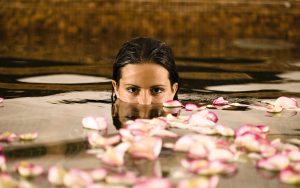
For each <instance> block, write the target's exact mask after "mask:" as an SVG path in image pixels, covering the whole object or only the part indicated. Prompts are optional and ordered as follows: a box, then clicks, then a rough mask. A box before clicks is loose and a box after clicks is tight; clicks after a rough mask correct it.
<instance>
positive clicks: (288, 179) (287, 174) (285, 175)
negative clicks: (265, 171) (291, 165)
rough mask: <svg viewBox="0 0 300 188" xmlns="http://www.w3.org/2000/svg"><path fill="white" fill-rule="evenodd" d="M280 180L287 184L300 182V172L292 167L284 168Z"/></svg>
mask: <svg viewBox="0 0 300 188" xmlns="http://www.w3.org/2000/svg"><path fill="white" fill-rule="evenodd" d="M279 178H280V181H281V182H283V183H287V184H299V183H300V173H299V172H296V171H293V170H291V169H286V170H282V171H281V172H280V175H279Z"/></svg>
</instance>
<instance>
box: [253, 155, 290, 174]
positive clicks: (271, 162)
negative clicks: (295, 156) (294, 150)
mask: <svg viewBox="0 0 300 188" xmlns="http://www.w3.org/2000/svg"><path fill="white" fill-rule="evenodd" d="M289 164H290V162H289V159H288V157H287V156H284V155H282V154H276V155H273V156H271V157H268V158H264V159H261V160H259V161H257V164H256V165H257V167H258V168H263V169H266V170H271V171H280V170H283V169H285V168H286V167H288V166H289Z"/></svg>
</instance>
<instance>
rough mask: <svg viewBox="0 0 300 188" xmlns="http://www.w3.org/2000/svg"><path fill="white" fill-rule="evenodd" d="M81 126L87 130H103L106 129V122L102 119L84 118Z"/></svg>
mask: <svg viewBox="0 0 300 188" xmlns="http://www.w3.org/2000/svg"><path fill="white" fill-rule="evenodd" d="M82 125H83V127H84V128H87V129H94V130H105V129H107V127H108V124H107V121H106V120H105V118H103V117H96V118H94V117H92V116H89V117H85V118H83V119H82Z"/></svg>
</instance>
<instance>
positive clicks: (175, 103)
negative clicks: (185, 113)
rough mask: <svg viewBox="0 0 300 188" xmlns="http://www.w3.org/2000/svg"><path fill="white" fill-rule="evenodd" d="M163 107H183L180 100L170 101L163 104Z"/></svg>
mask: <svg viewBox="0 0 300 188" xmlns="http://www.w3.org/2000/svg"><path fill="white" fill-rule="evenodd" d="M163 106H164V107H167V108H175V107H181V106H182V104H181V102H179V101H178V100H168V101H165V102H163Z"/></svg>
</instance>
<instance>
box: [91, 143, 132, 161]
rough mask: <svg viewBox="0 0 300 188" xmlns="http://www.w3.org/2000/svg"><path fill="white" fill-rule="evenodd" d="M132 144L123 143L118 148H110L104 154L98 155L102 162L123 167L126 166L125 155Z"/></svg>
mask: <svg viewBox="0 0 300 188" xmlns="http://www.w3.org/2000/svg"><path fill="white" fill-rule="evenodd" d="M129 146H130V144H129V143H126V142H123V143H121V144H119V145H117V146H116V147H108V148H107V150H106V152H105V153H104V154H101V155H98V156H97V157H99V158H100V159H101V160H102V162H104V163H106V164H108V165H111V166H122V165H123V164H124V155H125V152H126V151H127V150H128V148H129Z"/></svg>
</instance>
